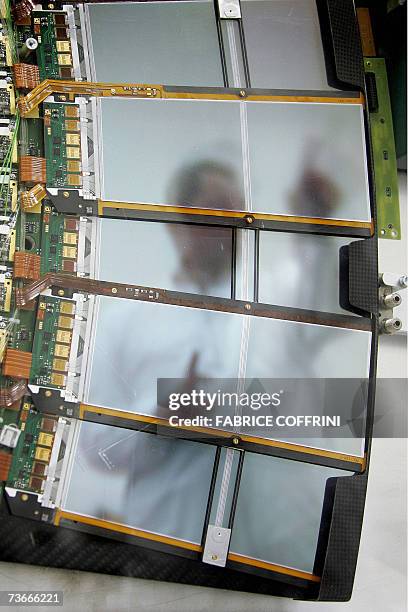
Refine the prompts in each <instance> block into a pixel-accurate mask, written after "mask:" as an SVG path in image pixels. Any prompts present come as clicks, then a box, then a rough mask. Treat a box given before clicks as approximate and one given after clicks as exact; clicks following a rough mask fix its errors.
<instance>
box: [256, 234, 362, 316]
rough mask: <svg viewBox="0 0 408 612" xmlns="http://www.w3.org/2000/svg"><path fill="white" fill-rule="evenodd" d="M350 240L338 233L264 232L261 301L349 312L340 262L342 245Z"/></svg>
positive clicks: (260, 263) (262, 239) (260, 260)
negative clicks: (342, 304)
mask: <svg viewBox="0 0 408 612" xmlns="http://www.w3.org/2000/svg"><path fill="white" fill-rule="evenodd" d="M350 242H352V240H350V238H341V237H338V236H318V235H311V234H289V233H288V234H286V233H284V232H260V234H259V301H260V302H264V303H266V304H276V305H278V306H290V307H292V308H304V309H306V310H318V311H321V312H338V313H346V311H345V310H343V309H342V308H341V307H340V301H339V300H340V298H339V286H340V279H339V274H340V270H339V267H340V265H339V264H340V248H341V247H342V246H345V245H347V244H350ZM347 314H350V313H347Z"/></svg>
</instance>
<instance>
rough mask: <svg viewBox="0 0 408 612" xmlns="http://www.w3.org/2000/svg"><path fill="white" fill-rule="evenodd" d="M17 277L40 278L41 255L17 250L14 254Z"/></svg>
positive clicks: (15, 274)
mask: <svg viewBox="0 0 408 612" xmlns="http://www.w3.org/2000/svg"><path fill="white" fill-rule="evenodd" d="M13 274H14V277H15V278H23V279H25V280H38V279H39V278H40V276H41V256H40V255H37V254H36V253H27V252H26V251H16V253H15V254H14V270H13Z"/></svg>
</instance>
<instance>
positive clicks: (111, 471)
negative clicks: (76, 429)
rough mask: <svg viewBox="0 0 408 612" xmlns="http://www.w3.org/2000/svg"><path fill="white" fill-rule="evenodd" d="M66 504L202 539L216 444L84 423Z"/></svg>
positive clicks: (71, 508)
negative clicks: (213, 445) (211, 444)
mask: <svg viewBox="0 0 408 612" xmlns="http://www.w3.org/2000/svg"><path fill="white" fill-rule="evenodd" d="M74 452H75V455H74V457H73V458H72V472H71V476H70V480H69V486H68V488H67V493H66V496H65V500H63V509H64V510H68V511H70V512H76V513H78V514H85V515H88V516H92V517H96V518H99V519H103V520H108V521H113V522H115V523H122V524H125V525H129V526H130V527H134V528H136V529H142V530H144V531H149V532H154V533H159V534H163V535H166V536H170V537H173V538H177V539H181V540H187V541H190V542H194V543H197V544H198V543H200V541H201V536H202V530H203V525H204V518H205V511H206V507H207V500H208V494H209V489H210V482H211V476H212V470H213V465H214V459H215V448H214V447H212V446H209V445H204V444H199V443H197V442H188V441H184V440H172V439H168V438H162V437H160V436H156V435H152V434H146V433H141V432H136V431H129V430H126V429H122V428H117V427H110V426H108V425H100V424H97V423H86V422H83V423H81V429H80V434H79V439H78V446H77V448H76V449H75V451H74Z"/></svg>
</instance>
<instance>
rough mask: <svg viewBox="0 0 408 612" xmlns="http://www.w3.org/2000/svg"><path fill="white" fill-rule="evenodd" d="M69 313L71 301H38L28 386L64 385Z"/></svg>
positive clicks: (70, 324)
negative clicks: (30, 384)
mask: <svg viewBox="0 0 408 612" xmlns="http://www.w3.org/2000/svg"><path fill="white" fill-rule="evenodd" d="M73 312H74V304H73V303H72V302H68V301H66V300H61V299H59V298H54V297H51V296H47V297H41V298H40V301H39V305H38V312H37V320H36V325H35V335H34V343H33V358H32V367H31V376H30V382H31V383H32V384H35V385H46V386H49V387H54V388H63V387H64V386H65V372H66V369H67V363H68V357H69V349H70V343H71V339H72V326H73V317H72V315H73Z"/></svg>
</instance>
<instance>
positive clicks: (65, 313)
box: [50, 300, 75, 387]
mask: <svg viewBox="0 0 408 612" xmlns="http://www.w3.org/2000/svg"><path fill="white" fill-rule="evenodd" d="M74 316H75V304H74V303H73V302H68V301H65V300H61V301H60V310H59V317H58V327H57V333H56V344H55V347H54V359H53V362H52V373H51V381H50V382H51V384H52V385H55V386H56V387H65V384H66V375H67V372H68V360H69V353H70V349H71V340H72V329H73V327H74V320H75V319H74Z"/></svg>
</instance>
